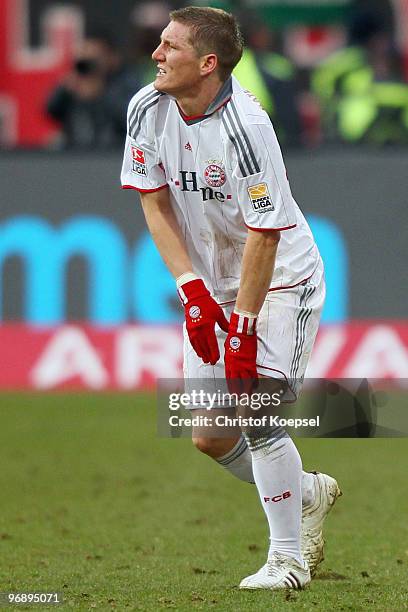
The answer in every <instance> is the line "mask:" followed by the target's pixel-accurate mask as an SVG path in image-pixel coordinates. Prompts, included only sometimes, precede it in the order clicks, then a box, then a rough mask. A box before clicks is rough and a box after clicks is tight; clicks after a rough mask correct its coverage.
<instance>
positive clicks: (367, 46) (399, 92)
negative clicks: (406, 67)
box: [312, 12, 408, 145]
mask: <svg viewBox="0 0 408 612" xmlns="http://www.w3.org/2000/svg"><path fill="white" fill-rule="evenodd" d="M312 88H313V91H314V93H315V94H316V96H318V98H319V99H320V102H321V108H322V120H323V126H324V128H325V131H326V135H327V139H329V140H332V139H340V140H343V141H346V142H367V143H371V144H379V145H383V144H398V143H399V144H401V143H404V144H408V85H407V84H406V83H404V82H403V78H402V66H401V62H400V58H399V56H398V53H397V51H396V48H395V45H394V42H393V38H392V33H391V32H390V30H389V29H388V28H387V27H386V26H385V25H384V22H383V20H382V18H381V15H380V14H377V13H372V12H371V13H370V12H361V13H357V14H356V15H355V17H354V20H353V22H352V24H351V28H350V45H349V46H347V47H346V48H344V49H341V50H340V51H337V52H336V53H334V54H333V55H331V56H330V57H329V58H327V59H326V60H325V61H324V62H322V63H321V64H320V65H319V66H318V67H317V68H316V69H315V71H314V73H313V75H312Z"/></svg>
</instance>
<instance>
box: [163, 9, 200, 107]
mask: <svg viewBox="0 0 408 612" xmlns="http://www.w3.org/2000/svg"><path fill="white" fill-rule="evenodd" d="M189 35H190V30H189V28H188V26H186V25H184V24H182V23H178V22H177V21H171V22H170V23H169V25H168V26H167V27H166V28H165V29H164V30H163V33H162V35H161V42H160V45H159V46H158V47H157V49H156V50H155V51H154V53H153V55H152V58H153V60H154V61H155V62H156V63H157V68H158V72H157V75H156V80H155V82H154V86H155V88H156V89H157V90H158V91H163V92H165V93H169V94H171V95H174V96H175V97H177V96H181V95H183V94H186V93H188V91H191V90H194V88H195V87H196V85H197V84H198V83H199V82H200V80H201V78H202V76H201V70H200V66H201V62H200V58H199V57H198V56H197V53H196V51H195V50H194V48H193V46H192V45H191V43H190V38H189Z"/></svg>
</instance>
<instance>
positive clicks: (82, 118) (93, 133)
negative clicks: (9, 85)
mask: <svg viewBox="0 0 408 612" xmlns="http://www.w3.org/2000/svg"><path fill="white" fill-rule="evenodd" d="M139 88H140V81H139V79H138V77H137V75H136V73H135V71H134V70H132V69H130V68H129V67H127V66H126V65H125V64H124V62H123V59H122V56H121V54H120V53H119V51H118V49H117V47H116V46H115V44H114V43H113V41H112V40H111V39H110V37H109V36H108V35H107V34H106V33H98V34H95V35H93V36H90V37H89V38H87V39H85V40H84V41H83V42H82V44H81V46H80V48H79V49H78V51H77V54H76V57H75V61H74V65H73V68H72V71H71V73H70V74H68V75H67V77H66V78H65V80H64V82H63V83H62V84H61V85H59V86H58V87H57V88H56V90H55V91H54V92H53V94H52V95H51V97H50V99H49V100H48V104H47V112H48V114H49V115H50V116H51V117H52V118H53V119H54V120H56V121H58V122H59V123H60V124H61V126H62V132H63V146H65V147H67V148H69V147H81V148H94V147H97V146H104V147H113V146H121V145H122V144H123V138H124V135H125V131H126V112H127V105H128V103H129V100H130V98H131V97H132V96H133V95H134V93H136V91H137V90H138V89H139Z"/></svg>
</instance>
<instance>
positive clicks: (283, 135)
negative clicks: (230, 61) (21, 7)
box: [234, 17, 301, 145]
mask: <svg viewBox="0 0 408 612" xmlns="http://www.w3.org/2000/svg"><path fill="white" fill-rule="evenodd" d="M243 23H244V24H245V21H243ZM246 24H247V26H246V27H245V26H244V36H245V40H246V43H247V47H246V48H245V50H244V54H243V57H242V60H241V61H240V63H239V64H238V66H237V67H236V68H235V70H234V75H235V76H236V77H237V79H238V80H239V82H240V83H241V85H242V86H243V87H245V88H246V89H248V90H249V91H250V92H251V93H253V94H254V95H255V96H256V97H257V98H258V100H259V102H260V103H261V105H262V106H263V108H264V109H265V110H266V112H267V113H268V115H269V116H270V117H271V119H272V122H273V125H274V128H275V130H276V132H277V134H278V137H279V140H280V141H281V142H283V143H285V144H286V145H296V144H299V141H300V133H301V125H300V118H299V112H298V91H297V86H296V72H295V68H294V66H293V64H292V63H291V62H290V61H289V60H288V59H287V58H285V57H284V56H283V55H281V54H279V53H277V52H276V50H275V49H274V47H275V46H276V39H275V38H274V34H273V33H272V32H271V30H270V29H269V28H268V27H267V26H266V25H265V24H264V23H260V22H257V21H254V19H253V17H252V19H250V21H248V20H246Z"/></svg>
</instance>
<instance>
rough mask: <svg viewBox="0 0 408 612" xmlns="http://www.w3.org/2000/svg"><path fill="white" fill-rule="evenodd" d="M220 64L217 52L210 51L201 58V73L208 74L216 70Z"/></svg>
mask: <svg viewBox="0 0 408 612" xmlns="http://www.w3.org/2000/svg"><path fill="white" fill-rule="evenodd" d="M217 66H218V57H217V56H216V55H215V53H209V54H208V55H204V56H203V57H202V58H201V74H202V75H203V76H207V75H209V74H211V73H212V72H214V70H216V68H217Z"/></svg>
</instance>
